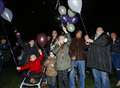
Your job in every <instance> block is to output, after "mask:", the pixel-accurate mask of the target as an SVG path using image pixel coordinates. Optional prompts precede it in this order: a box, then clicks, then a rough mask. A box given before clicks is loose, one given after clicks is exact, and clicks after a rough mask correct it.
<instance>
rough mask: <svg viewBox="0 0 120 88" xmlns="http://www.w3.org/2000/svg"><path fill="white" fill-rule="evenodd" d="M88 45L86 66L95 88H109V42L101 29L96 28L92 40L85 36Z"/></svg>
mask: <svg viewBox="0 0 120 88" xmlns="http://www.w3.org/2000/svg"><path fill="white" fill-rule="evenodd" d="M85 40H86V42H87V44H90V48H89V52H88V59H87V65H88V67H89V68H91V69H92V73H93V77H94V81H95V88H110V83H109V77H108V73H110V72H111V68H112V66H111V52H110V47H111V41H110V37H109V36H108V35H107V34H106V33H105V32H104V30H103V28H102V27H98V28H97V30H96V34H95V37H94V39H90V38H89V36H85Z"/></svg>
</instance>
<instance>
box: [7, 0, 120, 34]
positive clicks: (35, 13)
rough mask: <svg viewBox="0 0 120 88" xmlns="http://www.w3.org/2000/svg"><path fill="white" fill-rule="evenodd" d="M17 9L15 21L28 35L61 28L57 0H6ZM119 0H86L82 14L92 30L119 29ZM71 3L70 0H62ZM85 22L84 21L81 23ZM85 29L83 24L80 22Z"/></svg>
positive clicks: (64, 2)
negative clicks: (99, 27)
mask: <svg viewBox="0 0 120 88" xmlns="http://www.w3.org/2000/svg"><path fill="white" fill-rule="evenodd" d="M6 1H7V2H8V3H7V4H8V6H9V7H10V8H11V9H12V10H13V12H14V15H15V17H14V21H13V24H14V25H15V26H16V27H17V28H18V29H19V30H20V31H21V32H23V33H24V34H25V35H28V34H29V35H35V34H36V33H38V32H42V31H45V32H46V31H50V30H52V29H57V30H60V29H59V28H58V27H59V22H58V21H57V17H58V12H57V10H55V4H56V2H57V0H6ZM118 1H119V0H83V9H82V17H83V19H84V22H85V25H86V27H87V30H88V31H89V32H93V30H95V28H96V27H97V26H103V27H104V29H105V30H106V31H117V32H118V31H119V25H120V22H119V20H120V13H119V8H120V5H119V2H118ZM60 2H61V4H62V5H67V0H60ZM79 23H80V24H81V22H79ZM80 28H82V25H80Z"/></svg>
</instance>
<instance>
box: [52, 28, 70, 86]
mask: <svg viewBox="0 0 120 88" xmlns="http://www.w3.org/2000/svg"><path fill="white" fill-rule="evenodd" d="M63 31H64V32H65V35H60V36H59V37H58V40H57V42H56V45H55V48H54V49H53V50H52V52H53V54H55V55H56V70H57V73H58V74H57V75H58V86H59V87H58V88H69V77H68V74H69V71H70V70H71V58H70V56H69V46H70V43H71V37H70V35H69V33H68V32H67V29H66V28H65V27H63Z"/></svg>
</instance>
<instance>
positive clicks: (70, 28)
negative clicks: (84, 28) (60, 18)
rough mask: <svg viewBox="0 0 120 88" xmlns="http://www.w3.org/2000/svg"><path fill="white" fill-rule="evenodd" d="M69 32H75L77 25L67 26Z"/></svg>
mask: <svg viewBox="0 0 120 88" xmlns="http://www.w3.org/2000/svg"><path fill="white" fill-rule="evenodd" d="M67 30H68V31H69V32H74V31H75V25H74V24H67Z"/></svg>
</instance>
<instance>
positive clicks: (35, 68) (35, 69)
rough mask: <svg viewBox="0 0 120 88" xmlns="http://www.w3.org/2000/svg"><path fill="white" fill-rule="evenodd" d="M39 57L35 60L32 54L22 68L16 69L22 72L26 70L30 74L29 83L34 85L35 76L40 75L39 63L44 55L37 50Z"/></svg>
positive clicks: (35, 57) (40, 65)
mask: <svg viewBox="0 0 120 88" xmlns="http://www.w3.org/2000/svg"><path fill="white" fill-rule="evenodd" d="M39 53H40V56H39V57H38V58H37V56H36V55H35V54H32V55H31V56H30V59H29V60H30V61H29V62H28V63H27V64H25V65H24V66H20V67H17V70H18V71H23V70H28V71H29V72H30V75H29V78H30V82H31V83H33V84H34V83H36V80H35V77H33V76H35V75H38V74H39V75H40V73H41V72H42V64H41V62H42V61H43V58H44V55H43V53H42V51H41V50H39Z"/></svg>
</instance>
